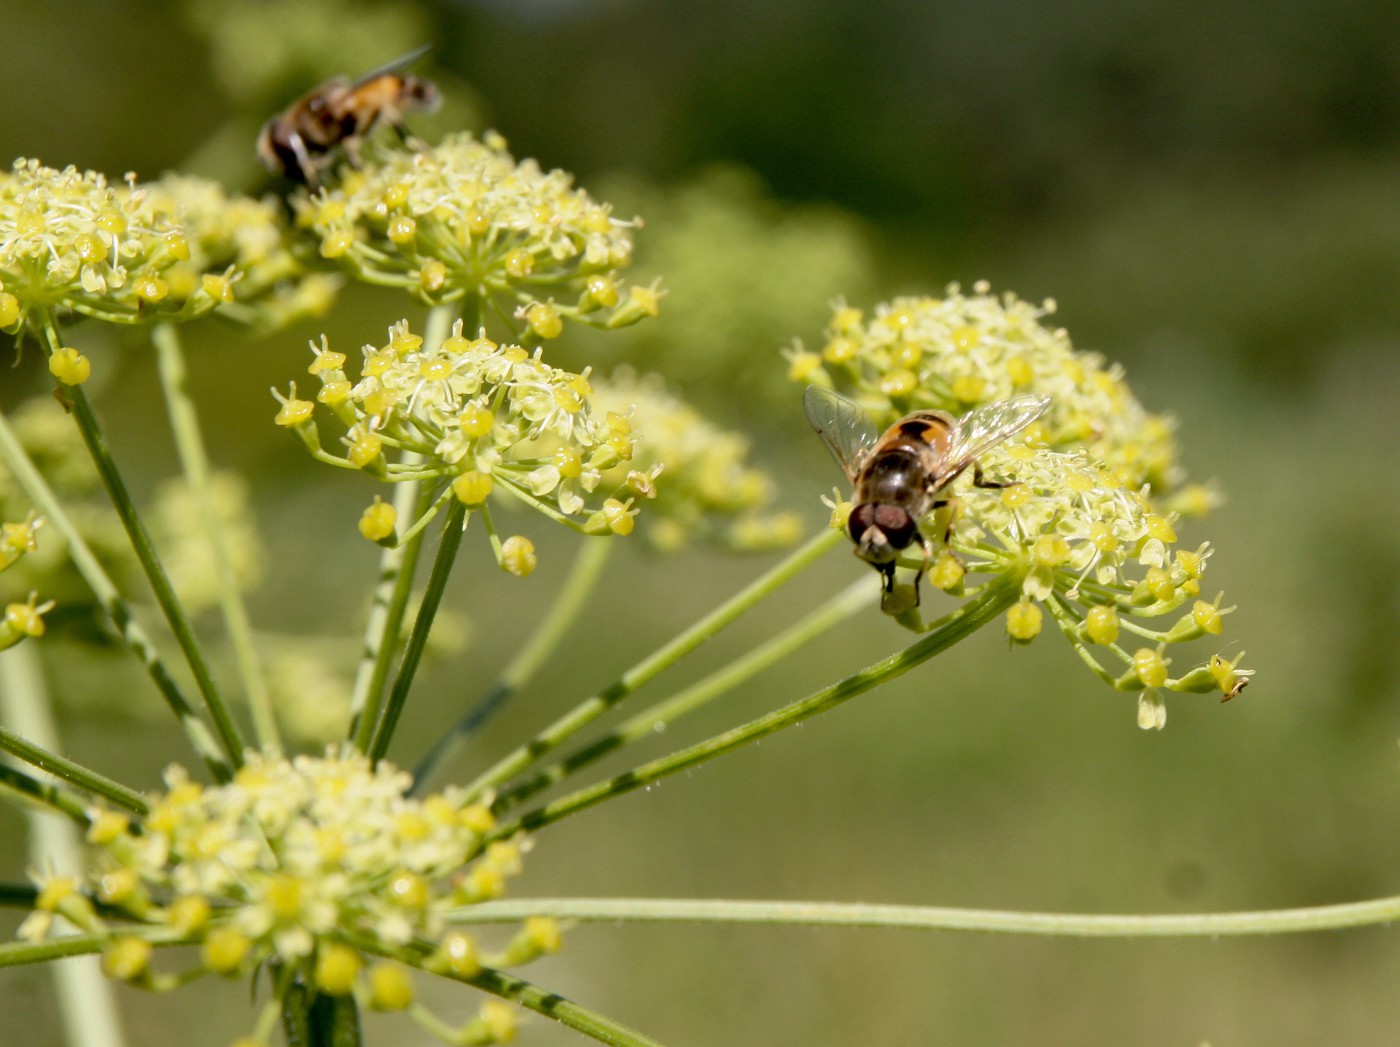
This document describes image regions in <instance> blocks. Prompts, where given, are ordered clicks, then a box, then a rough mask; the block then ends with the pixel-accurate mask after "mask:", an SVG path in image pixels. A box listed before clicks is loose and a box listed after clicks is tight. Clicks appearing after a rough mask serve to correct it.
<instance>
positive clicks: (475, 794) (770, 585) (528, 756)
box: [467, 530, 846, 802]
mask: <svg viewBox="0 0 1400 1047" xmlns="http://www.w3.org/2000/svg"><path fill="white" fill-rule="evenodd" d="M844 540H846V538H845V535H843V534H842V533H841V532H840V531H834V530H826V531H823V532H822V533H820V534H818V535H817V536H816V537H814V538H812V539H811V540H809V541H808V542H807V543H806V544H804V545H803V546H802V547H801V548H798V549H795V550H794V551H793V552H791V553H790V554H788V556H787V557H786V558H785V559H784V560H782V561H781V562H780V563H778V564H776V565H775V566H774V567H773V568H771V569H770V570H769V571H767V572H766V573H765V574H763V575H762V576H761V577H759V578H758V579H757V580H755V581H754V582H752V583H751V584H750V585H748V586H747V587H746V588H744V589H743V590H741V591H740V592H738V593H736V594H735V595H734V596H732V597H730V599H728V600H727V601H725V602H724V603H723V604H721V605H720V606H719V607H717V608H715V610H713V611H711V612H710V613H709V614H707V615H706V616H705V617H704V618H701V619H700V620H699V621H698V622H696V623H695V624H694V625H692V626H691V627H690V628H689V629H686V630H685V631H684V632H682V633H680V634H679V635H678V636H676V637H675V638H674V639H672V640H671V641H670V642H669V643H667V644H665V645H664V646H663V647H661V648H660V649H659V650H657V651H655V652H654V653H653V654H651V655H649V656H648V657H646V658H644V659H642V660H641V661H640V662H638V663H637V664H636V665H634V666H633V667H632V668H630V669H628V670H627V671H626V672H625V673H623V674H622V675H621V676H620V677H618V678H617V679H616V680H615V681H613V683H611V684H609V685H608V686H607V687H605V688H604V689H603V690H601V691H599V692H598V693H597V694H595V695H593V696H592V697H591V698H588V699H586V700H584V701H583V702H581V703H580V704H579V705H577V706H575V707H574V709H573V710H572V711H570V712H568V713H566V714H565V715H564V716H562V717H561V718H559V719H558V720H556V721H555V722H554V723H552V724H550V725H549V726H548V727H546V728H545V729H544V730H543V731H540V732H539V733H538V734H536V735H535V736H534V737H533V738H531V739H530V740H529V741H527V742H526V743H525V744H524V745H521V746H519V747H518V748H516V749H515V750H514V751H513V752H510V753H508V754H507V755H506V756H505V757H504V758H502V759H501V760H499V761H497V763H496V764H495V765H493V766H492V767H490V768H488V769H487V770H486V771H485V772H484V773H483V774H481V775H480V776H479V777H478V778H477V779H476V780H475V781H474V782H472V783H471V784H470V785H469V786H467V797H468V802H470V801H471V800H475V799H478V798H480V797H481V796H482V795H483V794H484V793H486V792H487V791H489V790H491V789H494V788H495V787H496V786H498V785H500V784H501V783H502V782H505V781H507V780H508V779H510V778H513V777H515V776H516V775H517V774H519V773H520V772H521V771H523V770H525V769H526V768H527V767H529V766H530V765H531V764H533V763H535V762H536V761H538V760H539V759H540V758H541V757H542V756H544V755H545V754H546V753H548V752H551V751H553V750H554V749H556V748H558V747H559V746H560V745H562V744H563V743H564V742H566V741H568V740H569V739H570V738H572V737H573V736H574V735H575V734H577V733H578V732H579V731H581V730H582V729H583V728H584V727H586V726H588V724H590V723H592V722H593V721H594V720H596V719H597V718H598V717H600V716H602V715H603V713H605V712H607V711H608V710H609V709H611V708H612V707H613V706H614V705H616V704H617V703H618V702H620V701H622V700H623V699H624V698H626V697H627V696H628V695H629V694H631V693H632V692H633V691H635V690H636V689H637V688H639V687H641V686H642V685H643V684H645V683H647V682H648V681H649V680H651V679H652V678H653V677H655V676H656V675H657V674H658V673H660V672H661V671H662V670H664V669H667V668H669V667H670V666H672V665H674V664H676V662H678V661H680V660H681V659H682V658H683V657H685V656H686V655H687V654H689V653H690V652H691V651H693V650H695V648H697V647H699V646H700V645H701V644H702V643H704V642H705V641H706V640H708V639H709V638H710V637H712V636H714V635H715V634H717V633H718V632H719V631H720V630H721V629H723V628H725V627H726V626H728V625H731V624H732V623H733V622H734V621H736V620H737V619H738V618H739V617H740V616H742V615H743V614H745V613H746V612H748V611H750V610H752V609H753V608H754V607H755V606H756V605H757V604H758V603H760V602H761V601H762V600H763V599H764V598H766V597H768V596H771V595H772V594H773V593H775V592H777V591H778V590H779V589H780V588H782V586H783V585H785V584H786V583H787V582H789V581H791V580H792V579H793V578H795V577H796V576H797V575H798V574H800V573H801V572H802V571H804V570H806V569H807V568H808V567H810V566H811V565H812V564H813V563H815V562H816V561H817V560H818V559H820V558H821V557H822V556H823V555H824V554H825V553H827V552H829V551H830V550H832V549H834V548H836V547H837V546H838V545H840V544H841V542H842V541H844Z"/></svg>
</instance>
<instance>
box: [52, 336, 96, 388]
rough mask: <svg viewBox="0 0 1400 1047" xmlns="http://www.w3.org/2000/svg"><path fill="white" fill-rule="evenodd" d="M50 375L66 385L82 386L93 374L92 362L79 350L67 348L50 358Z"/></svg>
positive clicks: (57, 350)
mask: <svg viewBox="0 0 1400 1047" xmlns="http://www.w3.org/2000/svg"><path fill="white" fill-rule="evenodd" d="M49 373H50V374H51V375H53V376H54V377H55V378H57V379H58V380H59V381H60V382H62V383H63V384H64V385H82V384H83V383H84V382H86V381H87V380H88V377H89V376H90V375H91V374H92V361H90V360H89V359H88V358H87V357H86V356H84V355H83V354H82V353H80V352H78V350H76V349H74V348H72V347H67V346H65V347H64V348H62V349H56V350H54V353H53V355H52V356H50V357H49Z"/></svg>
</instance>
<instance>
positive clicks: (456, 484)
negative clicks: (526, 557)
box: [278, 321, 633, 573]
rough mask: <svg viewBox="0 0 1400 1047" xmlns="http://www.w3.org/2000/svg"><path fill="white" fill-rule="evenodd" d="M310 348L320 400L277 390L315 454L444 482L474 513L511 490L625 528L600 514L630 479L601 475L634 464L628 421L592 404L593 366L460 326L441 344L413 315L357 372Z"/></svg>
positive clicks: (285, 421)
mask: <svg viewBox="0 0 1400 1047" xmlns="http://www.w3.org/2000/svg"><path fill="white" fill-rule="evenodd" d="M312 351H313V353H314V359H313V360H312V363H311V366H310V368H309V370H310V372H311V373H312V374H313V375H315V376H316V378H317V379H318V380H319V381H320V383H321V389H320V392H319V394H318V396H317V400H318V401H319V403H320V404H321V407H320V408H319V409H318V408H316V405H315V404H312V402H311V401H309V400H298V399H297V398H296V396H295V391H294V390H293V393H292V394H290V395H289V396H287V397H283V396H281V395H280V394H278V398H279V399H280V400H281V401H282V405H283V406H282V409H281V410H280V411H279V412H278V422H279V424H282V425H285V426H287V427H289V428H292V429H294V430H296V431H297V432H298V434H299V435H300V436H301V437H302V439H303V440H304V441H305V442H306V443H307V445H308V446H309V447H311V448H312V450H313V453H314V454H315V455H316V456H317V457H318V459H319V460H321V461H325V462H328V463H331V464H335V465H339V466H342V467H344V468H349V469H363V470H365V471H367V472H370V473H371V474H373V475H375V476H377V477H379V478H380V479H383V480H388V481H398V480H428V481H438V482H440V483H441V484H443V485H444V488H445V490H444V493H443V497H444V498H445V497H448V496H449V495H451V496H455V497H456V498H457V499H458V500H459V501H461V502H462V503H463V504H464V505H465V506H466V507H467V509H468V511H475V510H477V509H479V508H482V507H483V506H485V505H486V504H487V503H488V502H489V501H490V500H491V499H494V498H496V497H497V496H500V495H505V496H506V497H514V498H515V499H516V500H519V501H523V502H525V503H527V504H529V505H532V506H534V507H535V508H537V509H539V510H541V511H542V512H544V513H545V514H546V515H548V516H550V517H551V518H553V519H556V520H560V521H562V522H565V523H569V524H571V525H572V526H574V527H575V528H577V529H580V530H587V531H588V532H589V533H597V534H606V533H624V532H623V531H622V530H619V529H618V528H617V527H610V526H609V523H608V522H607V520H606V519H605V518H604V517H603V516H599V517H598V520H596V521H595V520H594V516H595V514H604V513H605V511H606V510H607V509H608V508H609V505H608V503H609V501H610V500H618V499H626V498H628V497H629V495H627V493H626V491H625V490H624V489H622V488H625V479H624V480H622V481H618V483H617V484H612V485H610V483H609V481H607V480H605V478H604V476H605V474H607V473H609V471H610V470H612V469H613V468H614V467H615V466H617V465H618V464H619V463H622V462H628V461H630V460H631V458H632V455H633V434H632V425H631V422H630V421H629V420H628V419H627V418H626V417H624V416H623V415H621V414H617V413H614V412H605V411H602V410H600V409H599V408H598V407H597V406H596V405H595V403H594V394H593V387H592V383H591V381H590V378H589V372H588V371H587V370H585V371H584V372H583V373H582V374H576V373H574V372H572V371H566V370H563V369H561V368H558V367H551V366H550V365H549V364H546V363H545V362H544V361H543V360H542V359H541V358H540V352H539V350H536V351H535V352H534V353H531V352H529V351H528V350H526V349H524V348H522V347H520V346H518V345H498V344H496V343H495V342H493V341H491V340H490V339H487V338H484V337H482V338H467V337H466V336H464V335H463V333H462V325H461V323H460V322H459V323H458V324H457V325H456V326H455V327H454V328H453V330H452V334H451V336H450V337H448V338H447V339H445V340H444V341H443V343H442V345H440V346H430V345H426V344H424V342H423V339H422V338H421V337H420V336H418V335H416V334H414V333H413V332H412V331H411V330H410V329H409V327H408V323H407V321H404V322H402V323H399V324H397V325H395V326H394V327H393V328H392V329H391V330H390V332H389V340H388V342H387V343H386V344H384V345H383V346H373V345H367V346H365V347H364V349H363V350H362V351H361V361H360V366H359V369H358V371H359V373H358V375H356V376H354V377H353V378H352V376H351V374H350V372H348V371H347V369H346V368H347V362H346V358H345V354H343V353H340V352H335V351H333V350H331V349H330V347H329V345H328V344H327V343H326V342H325V340H324V339H323V340H322V343H321V345H320V346H316V345H314V344H313V346H312ZM327 413H329V414H331V415H332V416H333V417H334V419H335V421H336V424H337V425H338V426H339V427H341V428H343V429H344V432H345V435H344V437H343V438H342V444H343V447H344V450H343V452H342V455H343V456H335V455H332V454H330V453H329V452H327V451H325V450H324V449H323V448H322V446H321V443H320V433H319V428H318V423H317V420H316V419H317V418H324V417H325V415H326V414H327ZM614 488H618V489H616V490H615V489H614ZM614 496H616V498H614ZM629 509H630V507H629ZM617 518H618V517H617V514H615V513H614V515H613V519H614V520H616V519H617ZM400 523H401V525H402V526H405V527H406V526H410V525H413V522H411V521H401V522H400ZM520 562H521V563H523V562H524V561H523V560H522V561H520ZM515 573H527V572H521V571H517V572H515Z"/></svg>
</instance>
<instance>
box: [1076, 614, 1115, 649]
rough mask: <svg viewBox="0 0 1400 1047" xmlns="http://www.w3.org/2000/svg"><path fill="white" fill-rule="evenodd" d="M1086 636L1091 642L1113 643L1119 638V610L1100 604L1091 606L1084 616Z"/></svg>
mask: <svg viewBox="0 0 1400 1047" xmlns="http://www.w3.org/2000/svg"><path fill="white" fill-rule="evenodd" d="M1082 631H1083V634H1084V638H1085V639H1086V640H1088V641H1089V642H1090V643H1098V644H1105V645H1107V644H1111V643H1113V641H1114V640H1116V639H1118V610H1117V608H1115V607H1109V606H1107V605H1104V604H1100V605H1097V606H1094V607H1090V608H1089V612H1088V614H1086V615H1085V616H1084V626H1083V630H1082Z"/></svg>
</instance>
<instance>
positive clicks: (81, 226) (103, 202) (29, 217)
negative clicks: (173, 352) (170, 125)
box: [0, 160, 215, 384]
mask: <svg viewBox="0 0 1400 1047" xmlns="http://www.w3.org/2000/svg"><path fill="white" fill-rule="evenodd" d="M189 257H190V244H189V240H188V238H187V236H186V233H185V229H184V227H183V226H182V225H181V224H180V222H179V221H178V219H176V218H175V217H174V216H172V215H170V214H168V213H157V212H156V210H155V209H153V208H152V206H151V200H150V197H149V194H147V193H146V192H145V191H143V190H142V189H140V188H138V187H137V186H136V183H135V178H134V176H128V182H127V185H126V186H121V187H114V186H111V185H109V184H108V183H107V179H106V178H105V177H104V176H103V175H100V174H97V173H95V172H92V171H79V170H78V169H77V168H74V167H68V168H65V169H64V170H62V171H57V170H54V169H53V168H51V167H45V166H43V165H42V164H41V163H39V161H37V160H16V161H15V163H14V167H13V168H12V169H11V171H10V172H9V173H8V174H5V175H3V176H0V327H3V328H4V329H5V330H9V331H15V330H17V329H18V328H19V327H21V326H22V325H23V324H24V323H25V321H26V320H30V321H32V323H31V326H34V325H37V324H39V323H42V322H43V321H44V320H45V319H49V318H52V316H53V315H54V314H56V313H58V312H63V311H72V312H76V313H81V314H84V315H86V316H92V317H96V318H98V319H102V320H107V321H111V322H115V323H138V322H141V321H144V320H151V319H175V318H186V317H189V316H193V315H197V314H199V313H202V312H205V311H207V310H208V309H210V308H212V307H213V306H214V304H215V298H214V297H213V296H212V295H211V294H210V293H209V292H208V290H207V289H206V288H203V287H200V288H197V289H195V290H194V291H193V292H192V293H190V294H189V295H188V296H178V295H172V293H171V285H170V282H169V276H170V272H171V270H172V269H174V268H175V267H176V266H177V265H179V264H180V263H181V262H183V261H185V260H187V259H188V258H189ZM54 348H55V349H57V347H56V346H55V347H54ZM60 377H62V376H60ZM69 384H73V383H69Z"/></svg>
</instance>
